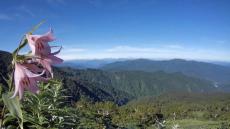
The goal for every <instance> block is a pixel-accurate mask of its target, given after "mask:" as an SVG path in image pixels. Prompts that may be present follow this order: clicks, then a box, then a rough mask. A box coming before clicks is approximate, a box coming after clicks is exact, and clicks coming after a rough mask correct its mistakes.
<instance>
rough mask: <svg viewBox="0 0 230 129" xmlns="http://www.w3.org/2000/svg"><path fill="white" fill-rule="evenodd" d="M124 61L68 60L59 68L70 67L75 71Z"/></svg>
mask: <svg viewBox="0 0 230 129" xmlns="http://www.w3.org/2000/svg"><path fill="white" fill-rule="evenodd" d="M123 60H126V59H112V58H111V59H89V60H70V61H65V62H64V63H63V64H61V65H59V67H72V68H77V69H86V68H94V69H95V68H100V67H103V66H104V65H107V64H109V63H113V62H116V61H123Z"/></svg>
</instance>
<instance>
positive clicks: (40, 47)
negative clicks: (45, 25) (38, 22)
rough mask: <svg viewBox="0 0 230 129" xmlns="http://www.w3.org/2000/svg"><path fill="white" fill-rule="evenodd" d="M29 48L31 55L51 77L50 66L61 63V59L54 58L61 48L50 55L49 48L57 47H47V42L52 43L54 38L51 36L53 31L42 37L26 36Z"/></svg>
mask: <svg viewBox="0 0 230 129" xmlns="http://www.w3.org/2000/svg"><path fill="white" fill-rule="evenodd" d="M26 37H27V40H28V43H29V46H30V48H31V50H32V55H34V56H35V58H36V60H37V61H38V62H39V63H40V64H41V65H42V66H43V67H44V68H45V69H46V70H47V71H48V72H49V73H50V74H51V76H52V77H53V72H52V68H51V65H53V64H60V63H62V62H63V60H62V59H60V58H58V57H56V56H55V55H56V54H58V53H59V52H60V51H61V49H62V47H60V48H59V50H58V51H56V52H53V53H51V47H57V46H49V44H48V42H51V41H53V40H54V39H55V38H54V36H53V31H52V29H50V31H49V32H47V33H46V34H44V35H29V34H27V35H26Z"/></svg>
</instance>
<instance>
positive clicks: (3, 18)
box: [0, 13, 13, 20]
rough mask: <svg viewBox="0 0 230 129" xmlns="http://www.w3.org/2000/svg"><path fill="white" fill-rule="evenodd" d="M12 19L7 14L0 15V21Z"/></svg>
mask: <svg viewBox="0 0 230 129" xmlns="http://www.w3.org/2000/svg"><path fill="white" fill-rule="evenodd" d="M12 19H13V18H12V17H11V16H10V15H9V14H3V13H0V20H12Z"/></svg>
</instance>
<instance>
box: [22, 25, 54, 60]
mask: <svg viewBox="0 0 230 129" xmlns="http://www.w3.org/2000/svg"><path fill="white" fill-rule="evenodd" d="M26 38H27V40H28V43H29V46H30V48H31V50H32V54H33V55H48V54H50V53H51V48H50V46H49V44H48V42H51V41H54V40H55V38H54V36H53V30H52V29H50V30H49V31H48V32H47V33H46V34H43V35H30V34H27V35H26Z"/></svg>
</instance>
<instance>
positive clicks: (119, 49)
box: [105, 46, 152, 52]
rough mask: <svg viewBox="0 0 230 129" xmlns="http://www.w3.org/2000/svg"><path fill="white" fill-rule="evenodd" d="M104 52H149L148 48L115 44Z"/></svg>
mask: <svg viewBox="0 0 230 129" xmlns="http://www.w3.org/2000/svg"><path fill="white" fill-rule="evenodd" d="M105 51H106V52H150V51H152V50H151V49H149V48H138V47H130V46H116V47H114V48H110V49H106V50H105Z"/></svg>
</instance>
